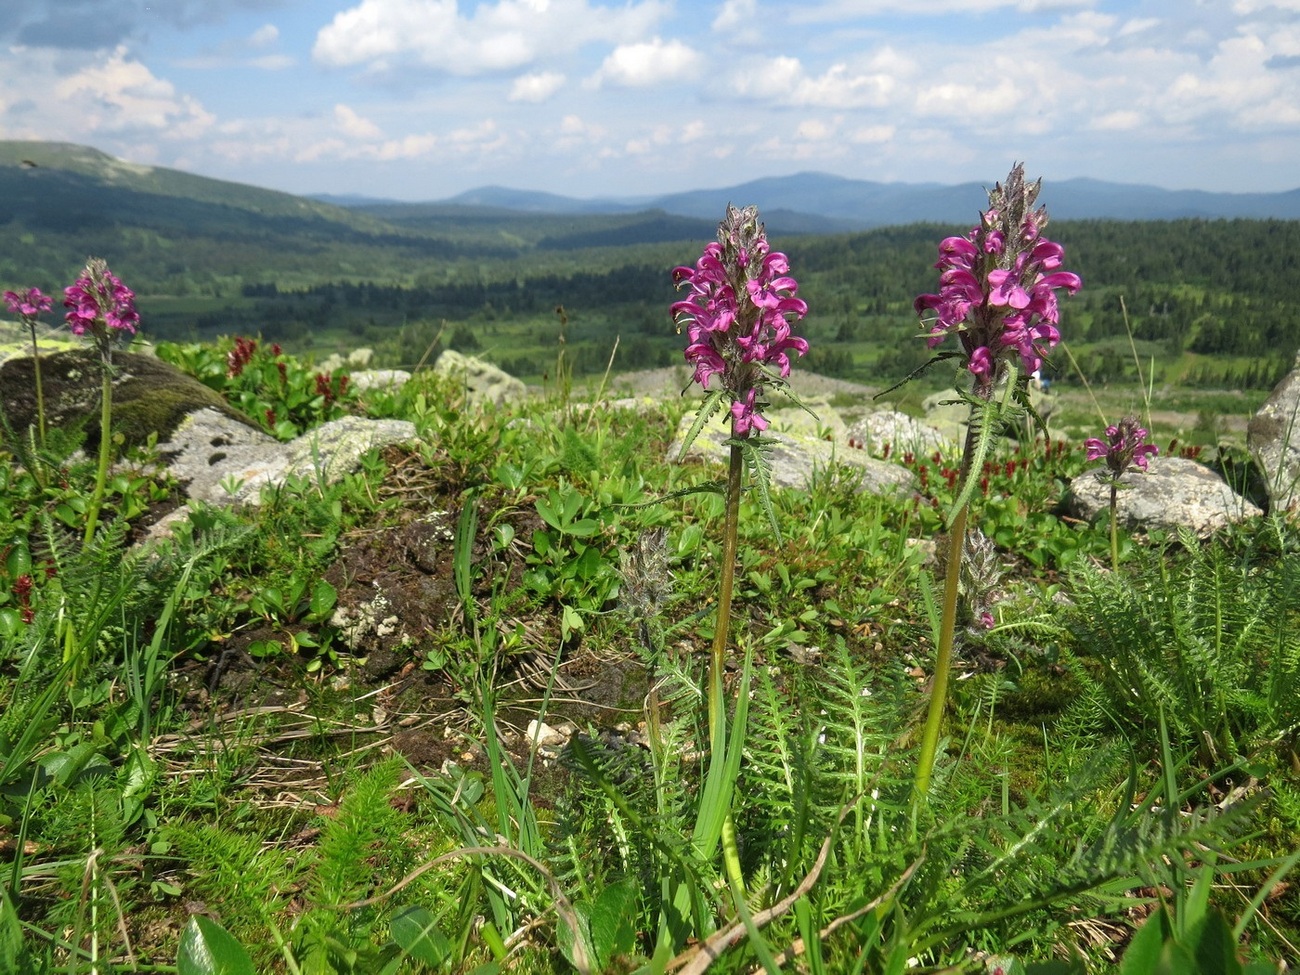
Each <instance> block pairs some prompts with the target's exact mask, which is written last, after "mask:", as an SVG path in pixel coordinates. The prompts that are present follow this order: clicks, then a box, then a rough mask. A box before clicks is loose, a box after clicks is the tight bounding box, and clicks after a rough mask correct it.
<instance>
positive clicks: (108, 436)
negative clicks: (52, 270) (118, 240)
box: [63, 257, 140, 544]
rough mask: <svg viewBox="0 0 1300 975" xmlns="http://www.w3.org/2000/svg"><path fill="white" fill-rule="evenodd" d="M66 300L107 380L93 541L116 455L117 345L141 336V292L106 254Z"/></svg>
mask: <svg viewBox="0 0 1300 975" xmlns="http://www.w3.org/2000/svg"><path fill="white" fill-rule="evenodd" d="M63 293H64V300H63V305H64V307H65V308H67V309H68V312H67V315H66V316H65V320H66V321H67V323H68V328H70V329H71V330H72V334H73V335H78V336H89V338H90V340H91V342H92V344H93V345H94V347H95V350H96V351H97V352H98V353H99V365H100V374H101V379H102V385H101V393H100V413H99V466H98V468H97V469H96V472H95V488H94V491H93V492H92V494H91V496H90V502H89V504H88V506H87V511H86V535H85V541H86V543H87V544H89V543H90V540H91V539H92V538H94V537H95V529H96V527H97V526H98V524H99V509H100V507H101V506H102V505H103V503H104V490H105V487H106V486H107V483H108V465H109V459H110V457H111V454H112V446H113V438H112V428H111V424H112V416H113V346H114V345H116V344H117V343H118V342H119V341H121V340H122V339H123V337H124V336H132V335H135V332H136V329H137V328H138V327H139V325H140V315H139V313H137V312H136V310H135V292H133V291H132V290H131V289H130V288H128V287H127V286H126V285H125V284H123V283H122V279H121V278H119V277H118V276H117V275H115V274H114V273H113V272H112V271H110V270H109V268H108V264H107V263H106V262H105V261H103V260H101V259H100V258H97V257H94V258H91V259H90V260H89V261H88V262H87V263H86V267H85V270H83V271H82V272H81V276H80V277H78V278H77V280H76V281H75V282H74V283H73V284H72V286H71V287H68V288H65V289H64V292H63Z"/></svg>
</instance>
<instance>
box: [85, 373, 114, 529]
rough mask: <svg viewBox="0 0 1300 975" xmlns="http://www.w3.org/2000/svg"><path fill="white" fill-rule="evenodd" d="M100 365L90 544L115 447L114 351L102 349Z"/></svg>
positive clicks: (88, 512)
mask: <svg viewBox="0 0 1300 975" xmlns="http://www.w3.org/2000/svg"><path fill="white" fill-rule="evenodd" d="M100 356H101V359H100V365H101V367H102V369H103V371H104V386H103V391H102V392H101V394H100V404H99V468H98V469H97V470H96V471H95V490H94V493H92V494H91V496H90V505H89V506H88V508H87V510H86V537H85V544H87V545H89V544H90V543H91V540H92V539H94V537H95V529H96V528H97V527H98V525H99V509H100V506H101V505H102V504H103V503H104V490H105V488H106V487H107V486H108V460H109V455H110V453H111V452H112V449H113V435H112V430H111V425H112V420H113V358H112V353H111V352H110V351H109V350H108V349H107V348H103V349H101V350H100Z"/></svg>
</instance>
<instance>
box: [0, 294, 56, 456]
mask: <svg viewBox="0 0 1300 975" xmlns="http://www.w3.org/2000/svg"><path fill="white" fill-rule="evenodd" d="M4 299H5V304H6V305H8V307H9V310H10V311H11V312H12V313H13V314H15V315H17V316H18V317H19V318H20V319H21V320H22V323H23V325H25V326H26V327H27V331H28V332H29V333H30V334H31V337H32V372H33V376H34V378H35V380H36V432H37V436H38V437H39V438H40V442H41V445H42V446H44V445H45V393H44V391H43V390H42V388H41V350H40V348H39V346H38V345H37V344H36V320H37V319H38V318H39V317H40V316H41V313H42V312H47V311H49V310H50V307H51V305H52V304H53V302H52V301H51V299H50V297H49V295H46V294H43V293H42V292H41V289H40V288H24V289H23V290H22V291H6V292H5V293H4Z"/></svg>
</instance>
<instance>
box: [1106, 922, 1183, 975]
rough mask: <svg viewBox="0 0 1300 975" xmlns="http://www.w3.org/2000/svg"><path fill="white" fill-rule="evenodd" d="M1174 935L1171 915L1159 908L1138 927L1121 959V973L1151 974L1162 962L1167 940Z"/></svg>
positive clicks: (1130, 974) (1132, 974)
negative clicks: (1170, 921) (1161, 954)
mask: <svg viewBox="0 0 1300 975" xmlns="http://www.w3.org/2000/svg"><path fill="white" fill-rule="evenodd" d="M1172 937H1173V930H1172V929H1171V926H1170V923H1169V915H1168V914H1166V913H1165V909H1164V908H1163V907H1162V908H1159V909H1158V910H1157V911H1156V912H1155V913H1154V914H1152V915H1151V916H1150V917H1148V918H1147V919H1146V921H1145V922H1143V924H1142V927H1140V928H1138V929H1137V933H1136V934H1134V935H1133V940H1132V941H1130V942H1129V943H1128V949H1127V950H1126V951H1125V952H1124V957H1123V958H1122V959H1120V963H1119V975H1151V973H1153V972H1154V971H1155V970H1156V966H1157V965H1158V964H1159V963H1160V952H1161V949H1162V948H1163V947H1164V944H1165V941H1166V940H1167V939H1169V938H1172Z"/></svg>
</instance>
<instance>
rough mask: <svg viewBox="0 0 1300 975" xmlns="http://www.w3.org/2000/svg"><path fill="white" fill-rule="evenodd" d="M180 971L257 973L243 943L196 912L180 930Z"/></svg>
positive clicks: (214, 974)
mask: <svg viewBox="0 0 1300 975" xmlns="http://www.w3.org/2000/svg"><path fill="white" fill-rule="evenodd" d="M176 970H177V972H178V973H179V975H257V973H256V972H254V970H253V959H251V958H250V957H249V956H248V952H247V951H246V950H245V949H244V946H243V945H241V944H240V943H239V942H238V941H236V940H235V939H234V938H233V937H232V936H231V934H230V932H229V931H227V930H226V929H225V928H223V927H222V926H221V925H220V924H218V923H217V922H216V921H214V920H212V919H211V918H209V917H204V916H203V915H201V914H195V915H194V916H193V917H191V918H190V922H189V924H187V925H185V930H184V931H182V932H181V946H180V951H179V953H178V954H177V955H176Z"/></svg>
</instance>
